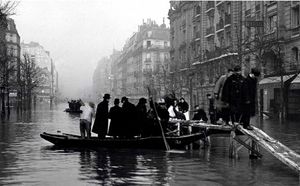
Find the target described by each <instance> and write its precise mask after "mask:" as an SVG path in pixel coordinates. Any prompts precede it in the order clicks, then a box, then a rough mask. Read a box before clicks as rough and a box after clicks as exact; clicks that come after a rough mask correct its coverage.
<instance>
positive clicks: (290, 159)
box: [170, 120, 300, 179]
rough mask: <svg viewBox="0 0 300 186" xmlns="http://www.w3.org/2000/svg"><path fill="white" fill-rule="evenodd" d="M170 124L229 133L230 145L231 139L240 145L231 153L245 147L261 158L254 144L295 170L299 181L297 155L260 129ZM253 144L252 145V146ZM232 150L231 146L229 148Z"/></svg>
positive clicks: (199, 124)
mask: <svg viewBox="0 0 300 186" xmlns="http://www.w3.org/2000/svg"><path fill="white" fill-rule="evenodd" d="M170 123H174V124H175V123H180V125H181V126H194V127H199V128H202V129H206V130H208V131H209V130H214V131H219V132H221V133H222V132H225V133H228V132H229V133H230V132H231V134H230V136H231V139H230V141H231V144H233V139H234V140H235V141H236V142H238V143H239V144H241V146H240V147H236V146H235V145H234V147H233V149H230V150H232V152H233V153H236V155H237V152H238V150H239V149H240V148H241V147H245V148H247V149H249V150H250V151H252V152H251V153H253V154H254V155H256V156H258V157H262V155H261V154H260V153H259V151H258V149H256V144H258V145H259V146H261V147H262V148H264V149H265V150H266V151H268V152H269V153H271V154H272V155H273V156H274V157H276V158H277V159H278V160H280V161H281V162H283V163H284V164H286V165H287V166H289V167H290V168H292V169H293V170H295V171H296V172H297V173H298V174H299V179H300V155H299V154H297V153H296V152H295V151H293V150H291V149H290V148H288V147H287V146H285V145H284V144H282V143H280V142H279V141H278V140H276V139H274V138H272V137H270V136H269V135H268V134H266V133H265V132H264V131H262V130H261V129H259V128H257V127H254V126H253V130H247V129H244V128H243V127H242V126H241V125H214V124H209V123H204V122H199V121H193V120H189V121H182V120H173V121H172V120H171V121H170ZM236 133H242V134H244V135H246V136H247V140H242V139H240V138H238V137H237V135H236ZM212 134H214V133H208V135H212ZM249 141H250V142H252V143H251V145H248V142H249ZM253 144H254V145H253ZM230 148H232V146H231V147H230Z"/></svg>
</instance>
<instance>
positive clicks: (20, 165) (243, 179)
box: [0, 104, 300, 186]
mask: <svg viewBox="0 0 300 186" xmlns="http://www.w3.org/2000/svg"><path fill="white" fill-rule="evenodd" d="M65 107H66V105H64V104H61V105H58V106H56V108H54V109H53V110H49V109H46V108H38V109H37V110H36V111H34V112H33V113H32V114H30V115H29V114H26V113H24V114H23V115H22V116H19V117H17V116H16V115H15V114H14V112H13V113H12V114H11V116H10V119H6V121H4V120H2V121H1V120H0V122H1V123H0V185H99V184H100V185H204V186H210V185H213V186H214V185H230V186H234V185H299V175H298V174H297V173H296V172H294V171H293V170H291V169H290V168H289V167H287V166H286V165H285V164H283V163H281V162H280V161H279V160H277V159H276V158H274V157H273V156H272V155H270V154H269V153H268V152H266V151H264V150H262V149H261V151H262V153H263V158H262V159H258V160H250V159H249V158H248V151H247V150H245V149H243V150H241V151H240V152H239V158H238V159H230V158H229V157H228V147H229V138H226V137H215V138H211V143H212V145H211V146H210V147H209V148H206V149H199V150H189V151H179V152H173V153H172V152H166V151H163V150H142V149H140V150H132V149H104V148H103V149H99V150H98V151H94V150H88V149H86V150H79V149H58V148H55V147H54V146H53V145H52V144H51V143H49V142H47V141H45V140H43V139H41V138H40V133H42V132H44V131H46V132H51V133H56V132H57V131H61V132H66V133H76V134H79V127H78V126H79V124H78V123H79V117H78V115H71V114H68V113H66V112H63V110H64V108H65ZM256 125H257V126H259V127H260V128H262V129H263V130H264V131H265V132H266V133H268V134H269V135H270V136H272V137H275V138H276V139H278V140H279V141H281V142H282V143H283V144H285V145H287V146H288V147H290V148H291V149H293V150H295V151H296V152H297V153H300V127H299V123H297V122H288V123H285V124H280V123H279V122H277V121H272V120H265V121H264V122H263V123H260V124H256Z"/></svg>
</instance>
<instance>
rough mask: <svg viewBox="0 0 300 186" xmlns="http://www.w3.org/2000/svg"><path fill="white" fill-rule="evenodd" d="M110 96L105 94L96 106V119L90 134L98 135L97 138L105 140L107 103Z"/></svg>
mask: <svg viewBox="0 0 300 186" xmlns="http://www.w3.org/2000/svg"><path fill="white" fill-rule="evenodd" d="M109 99H110V95H109V94H105V95H104V97H103V101H102V102H100V103H99V104H98V106H97V112H96V118H95V122H94V126H93V130H92V132H94V133H96V134H98V138H105V136H106V134H107V128H108V103H109Z"/></svg>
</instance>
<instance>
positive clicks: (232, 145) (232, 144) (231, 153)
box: [229, 130, 237, 158]
mask: <svg viewBox="0 0 300 186" xmlns="http://www.w3.org/2000/svg"><path fill="white" fill-rule="evenodd" d="M234 138H235V131H234V130H232V131H231V132H230V141H229V157H230V158H237V152H236V145H235V141H234Z"/></svg>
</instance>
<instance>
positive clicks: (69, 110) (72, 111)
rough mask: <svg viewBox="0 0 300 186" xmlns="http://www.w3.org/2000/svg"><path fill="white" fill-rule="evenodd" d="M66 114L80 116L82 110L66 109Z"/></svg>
mask: <svg viewBox="0 0 300 186" xmlns="http://www.w3.org/2000/svg"><path fill="white" fill-rule="evenodd" d="M65 112H69V113H76V114H77V113H78V114H80V113H82V110H71V109H70V108H66V109H65Z"/></svg>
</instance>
